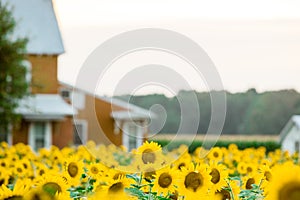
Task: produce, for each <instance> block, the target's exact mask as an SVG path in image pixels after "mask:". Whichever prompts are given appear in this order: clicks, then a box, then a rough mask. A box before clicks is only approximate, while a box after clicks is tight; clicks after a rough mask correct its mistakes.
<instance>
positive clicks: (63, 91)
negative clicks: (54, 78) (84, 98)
mask: <svg viewBox="0 0 300 200" xmlns="http://www.w3.org/2000/svg"><path fill="white" fill-rule="evenodd" d="M60 96H61V97H62V98H64V99H66V100H70V99H71V91H70V90H69V89H67V88H62V89H60Z"/></svg>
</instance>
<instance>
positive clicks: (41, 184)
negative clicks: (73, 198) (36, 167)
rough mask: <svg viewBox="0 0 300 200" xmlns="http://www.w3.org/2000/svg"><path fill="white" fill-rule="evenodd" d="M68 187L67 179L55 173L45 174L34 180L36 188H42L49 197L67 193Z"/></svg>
mask: <svg viewBox="0 0 300 200" xmlns="http://www.w3.org/2000/svg"><path fill="white" fill-rule="evenodd" d="M69 187H70V186H69V185H68V183H67V181H66V180H65V179H64V178H63V177H62V176H59V175H55V174H45V175H43V176H41V177H40V178H39V179H37V180H36V188H39V189H42V190H43V191H45V192H46V193H48V194H49V195H50V196H51V197H54V196H55V195H57V194H62V195H66V194H68V192H67V189H68V188H69Z"/></svg>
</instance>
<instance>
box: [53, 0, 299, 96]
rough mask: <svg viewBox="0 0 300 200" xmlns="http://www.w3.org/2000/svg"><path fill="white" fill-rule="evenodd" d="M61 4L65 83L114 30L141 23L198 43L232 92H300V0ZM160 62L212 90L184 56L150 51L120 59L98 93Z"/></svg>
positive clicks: (87, 0) (63, 0)
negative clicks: (143, 66)
mask: <svg viewBox="0 0 300 200" xmlns="http://www.w3.org/2000/svg"><path fill="white" fill-rule="evenodd" d="M54 3H55V9H56V13H57V17H58V20H59V24H60V29H61V32H62V36H63V41H64V45H65V50H66V53H65V54H63V55H61V56H60V57H59V80H61V81H64V82H67V83H70V84H75V82H76V77H77V75H78V72H79V70H80V68H81V67H82V65H83V63H84V61H85V60H86V59H87V57H88V55H89V54H90V53H91V52H92V51H93V50H94V49H95V48H96V47H98V46H99V45H100V44H101V43H102V42H104V41H106V40H107V39H109V38H111V37H112V36H115V35H117V34H120V33H123V32H125V31H130V30H134V29H139V28H163V29H169V30H172V31H176V32H178V33H181V34H183V35H186V36H187V37H189V38H191V39H192V40H194V41H195V42H197V43H198V44H199V45H200V46H201V47H202V48H203V49H204V50H205V51H206V52H207V54H208V56H209V57H210V58H211V59H212V61H213V62H214V64H215V66H216V68H217V70H218V72H219V74H220V77H221V79H222V82H223V85H224V88H225V89H226V90H229V91H231V92H238V91H245V90H247V89H248V88H250V87H255V88H256V89H257V90H258V91H265V90H277V89H291V88H293V89H296V90H298V91H300V81H299V80H300V79H299V75H300V12H299V10H300V1H298V0H269V1H264V0H251V1H243V0H226V1H224V0H209V1H200V0H195V1H190V0H166V1H164V0H149V1H148V0H147V1H146V0H120V1H116V0H108V1H103V0H55V1H54ZM154 63H155V64H163V65H166V66H169V67H172V68H174V70H175V71H177V72H178V73H179V74H182V76H183V77H184V78H186V79H187V80H188V81H189V83H190V85H191V86H192V88H193V89H196V90H206V89H207V88H205V83H204V82H203V80H201V78H200V77H199V76H196V75H195V73H194V72H193V71H192V70H191V69H190V66H188V64H187V63H185V62H184V61H182V60H180V59H178V58H177V57H175V56H171V55H167V54H166V53H161V52H154V51H152V52H151V51H148V52H138V53H133V54H131V55H128V56H125V57H124V58H122V59H119V60H118V61H117V62H116V63H114V65H112V66H111V70H110V72H109V73H110V74H107V76H106V79H105V78H103V80H101V81H102V82H103V83H104V84H102V85H101V87H98V89H99V90H98V92H99V93H100V94H108V95H110V93H111V91H112V90H113V89H114V87H115V86H116V84H117V82H118V80H119V79H121V78H122V76H123V75H124V74H126V73H127V72H128V71H130V70H131V69H132V68H133V67H137V66H141V65H147V64H154ZM91 73H92V72H91ZM112 77H114V78H113V79H112ZM91 88H94V86H91ZM178 89H181V88H180V86H178ZM139 90H140V93H152V92H164V93H167V91H166V89H164V88H157V87H151V86H150V87H149V86H147V87H145V88H139ZM169 92H170V91H169Z"/></svg>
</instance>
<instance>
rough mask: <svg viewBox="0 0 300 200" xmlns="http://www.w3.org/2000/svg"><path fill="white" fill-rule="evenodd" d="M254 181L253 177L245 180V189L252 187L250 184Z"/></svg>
mask: <svg viewBox="0 0 300 200" xmlns="http://www.w3.org/2000/svg"><path fill="white" fill-rule="evenodd" d="M254 183H255V180H254V178H249V179H248V180H247V182H246V189H247V190H250V189H252V184H254Z"/></svg>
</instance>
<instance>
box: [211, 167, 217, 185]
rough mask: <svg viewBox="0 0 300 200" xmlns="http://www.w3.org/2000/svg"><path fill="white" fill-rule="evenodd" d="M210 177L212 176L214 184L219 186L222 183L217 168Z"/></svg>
mask: <svg viewBox="0 0 300 200" xmlns="http://www.w3.org/2000/svg"><path fill="white" fill-rule="evenodd" d="M209 175H211V176H212V178H211V182H213V183H214V184H217V183H218V182H219V181H220V172H219V170H217V169H216V168H213V169H212V170H211V172H210V173H209Z"/></svg>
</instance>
